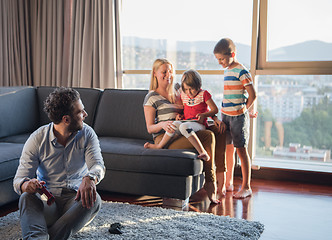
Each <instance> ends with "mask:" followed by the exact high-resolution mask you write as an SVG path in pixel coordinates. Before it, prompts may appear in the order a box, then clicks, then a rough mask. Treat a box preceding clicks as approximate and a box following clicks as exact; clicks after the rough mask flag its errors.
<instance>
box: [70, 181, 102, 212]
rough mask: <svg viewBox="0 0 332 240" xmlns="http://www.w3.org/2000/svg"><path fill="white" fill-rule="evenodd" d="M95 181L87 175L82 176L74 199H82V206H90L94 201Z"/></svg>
mask: <svg viewBox="0 0 332 240" xmlns="http://www.w3.org/2000/svg"><path fill="white" fill-rule="evenodd" d="M96 196H97V192H96V183H95V181H94V180H92V179H90V178H89V177H88V176H87V177H84V178H83V180H82V183H81V185H80V187H79V188H78V191H77V194H76V198H75V201H79V200H80V199H81V200H82V206H83V207H85V208H91V207H92V206H93V204H94V202H95V201H96Z"/></svg>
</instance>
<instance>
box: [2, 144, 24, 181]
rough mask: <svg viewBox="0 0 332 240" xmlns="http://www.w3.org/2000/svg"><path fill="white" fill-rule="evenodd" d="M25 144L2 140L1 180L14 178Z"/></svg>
mask: <svg viewBox="0 0 332 240" xmlns="http://www.w3.org/2000/svg"><path fill="white" fill-rule="evenodd" d="M22 149H23V144H16V143H3V142H0V153H1V154H0V182H1V181H5V180H7V179H12V178H14V176H15V174H16V170H17V167H18V164H19V159H20V156H21V153H22Z"/></svg>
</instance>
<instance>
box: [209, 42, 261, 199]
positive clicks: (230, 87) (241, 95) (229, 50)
mask: <svg viewBox="0 0 332 240" xmlns="http://www.w3.org/2000/svg"><path fill="white" fill-rule="evenodd" d="M213 53H214V55H215V57H216V58H217V60H218V62H219V64H220V65H221V66H222V67H223V68H225V71H224V99H223V102H222V107H221V117H222V122H223V123H225V125H226V127H227V132H226V134H227V139H226V144H227V145H229V144H233V145H234V147H235V148H236V152H237V154H238V156H239V157H240V159H241V171H242V186H241V189H240V190H239V191H238V192H237V193H235V194H234V197H235V198H246V197H249V196H251V194H252V190H251V187H250V179H251V163H250V157H249V154H248V151H247V147H248V143H249V125H250V119H249V112H248V109H249V108H250V107H251V106H252V104H253V102H254V101H255V99H256V92H255V89H254V86H253V82H252V78H251V75H250V73H249V71H248V70H247V69H246V68H245V67H244V66H243V65H242V64H241V63H239V62H238V61H237V59H236V57H235V54H236V48H235V45H234V43H233V41H232V40H231V39H229V38H223V39H221V40H220V41H219V42H218V43H217V44H216V46H215V48H214V51H213ZM215 122H216V124H217V125H219V126H220V125H221V121H220V120H218V119H215ZM226 149H227V147H226ZM226 155H227V152H226ZM229 170H230V169H229ZM226 181H227V180H226ZM222 184H224V183H222ZM226 184H227V183H226ZM223 186H224V185H223ZM223 186H221V187H223Z"/></svg>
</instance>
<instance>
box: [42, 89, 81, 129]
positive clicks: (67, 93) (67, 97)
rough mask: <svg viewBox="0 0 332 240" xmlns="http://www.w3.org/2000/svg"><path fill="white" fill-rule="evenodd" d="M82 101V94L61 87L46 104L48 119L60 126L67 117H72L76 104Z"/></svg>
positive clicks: (47, 99)
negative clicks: (63, 118) (64, 117)
mask: <svg viewBox="0 0 332 240" xmlns="http://www.w3.org/2000/svg"><path fill="white" fill-rule="evenodd" d="M79 99H80V94H79V93H78V92H77V91H76V90H74V89H72V88H65V87H60V88H57V89H55V90H54V91H53V92H52V93H50V95H49V96H48V97H47V98H46V100H45V102H44V112H45V113H46V114H47V116H48V118H49V119H50V120H51V121H52V122H54V123H55V124H58V123H60V122H61V120H62V117H63V116H65V115H69V116H72V115H73V110H74V103H75V102H76V101H77V100H79Z"/></svg>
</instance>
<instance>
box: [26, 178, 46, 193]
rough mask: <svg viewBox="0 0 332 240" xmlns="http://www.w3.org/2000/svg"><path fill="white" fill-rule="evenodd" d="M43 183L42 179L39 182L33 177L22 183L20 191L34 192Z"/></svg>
mask: <svg viewBox="0 0 332 240" xmlns="http://www.w3.org/2000/svg"><path fill="white" fill-rule="evenodd" d="M44 184H45V182H44V181H41V182H39V181H38V180H37V179H36V178H33V179H30V180H28V181H26V182H24V183H23V184H22V186H21V191H22V192H27V193H36V192H38V190H40V189H41V188H42V187H43V185H44Z"/></svg>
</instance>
